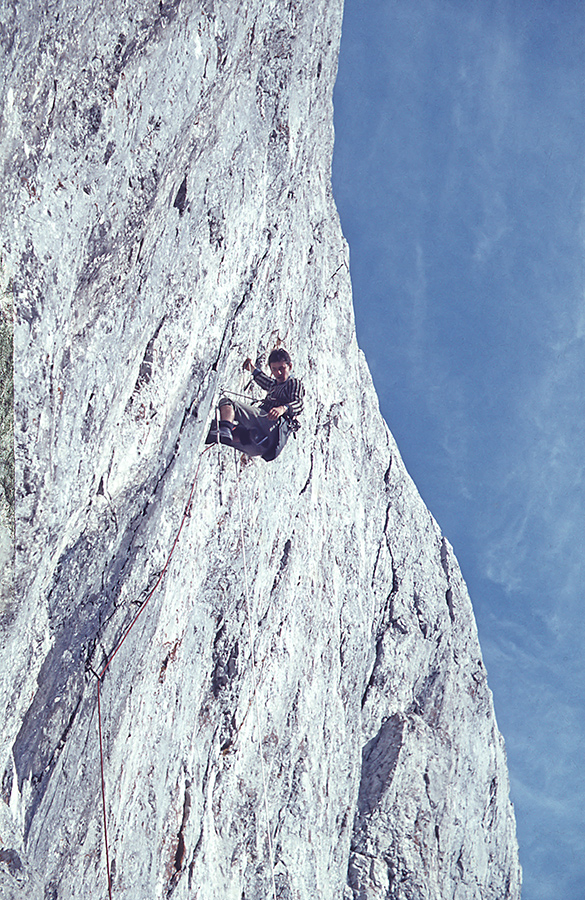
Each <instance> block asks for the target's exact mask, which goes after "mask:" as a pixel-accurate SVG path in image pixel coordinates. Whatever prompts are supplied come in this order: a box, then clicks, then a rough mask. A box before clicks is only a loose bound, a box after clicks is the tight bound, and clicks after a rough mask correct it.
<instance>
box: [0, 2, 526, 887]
mask: <svg viewBox="0 0 585 900" xmlns="http://www.w3.org/2000/svg"><path fill="white" fill-rule="evenodd" d="M16 9H17V7H16V3H15V2H7V3H6V4H5V5H4V7H3V11H2V20H1V26H0V40H1V42H2V52H3V63H2V67H3V90H4V106H3V113H2V121H1V132H0V141H1V152H2V161H3V181H2V192H1V200H0V202H1V203H2V215H1V221H2V256H3V259H4V264H5V266H6V272H7V277H10V278H11V284H12V289H13V295H14V304H15V311H16V326H15V447H16V451H15V453H16V455H15V463H16V485H17V497H16V537H15V547H16V562H15V565H16V574H15V578H16V582H15V583H16V596H15V599H14V602H9V603H7V605H6V607H5V609H4V610H3V641H2V681H1V693H2V713H3V717H2V721H3V732H2V737H3V742H2V756H1V759H0V765H1V769H0V777H1V780H2V781H1V783H2V803H0V825H1V828H2V846H1V849H0V890H1V891H2V896H3V897H6V898H24V897H26V898H27V900H68V898H73V897H84V898H86V897H92V898H94V897H100V896H107V893H108V885H107V880H106V852H105V840H104V825H103V817H102V800H101V793H100V790H101V789H100V784H101V776H100V753H99V740H98V720H97V708H96V696H97V678H96V673H97V674H99V673H101V672H102V671H103V668H104V666H105V665H106V662H107V660H108V659H109V658H110V655H111V653H112V650H113V648H114V647H116V646H117V644H118V642H119V640H120V638H121V636H122V635H123V634H124V633H125V630H126V629H127V627H128V625H129V623H130V622H131V621H132V620H133V619H134V617H135V616H136V614H137V612H138V611H139V610H141V609H142V613H141V615H140V616H139V617H138V619H137V620H136V624H135V625H134V627H133V628H132V630H131V632H130V633H129V634H128V636H127V638H126V640H125V641H124V643H123V644H122V645H121V647H120V649H119V651H118V652H117V654H116V656H115V658H114V659H113V660H112V661H111V664H110V665H109V667H108V669H107V671H106V672H105V674H104V676H103V680H102V684H101V713H102V724H103V745H104V746H103V750H104V783H105V797H106V804H105V805H106V822H107V829H108V843H109V860H110V865H111V879H112V883H111V888H112V895H113V896H114V897H116V898H127V900H141V898H149V900H150V898H163V897H170V896H173V897H175V898H190V900H192V898H194V897H197V898H198V900H211V898H214V900H215V898H221V900H224V898H237V900H240V898H247V900H259V898H264V897H272V896H274V894H275V893H276V895H277V896H278V897H279V898H306V900H309V898H311V900H312V898H315V897H319V898H323V900H341V898H353V900H373V898H394V900H403V898H404V900H405V898H417V900H418V898H428V900H431V898H432V900H437V898H441V900H448V898H453V900H472V898H473V900H479V898H481V900H503V898H513V900H517V898H519V895H520V872H519V866H518V858H517V847H516V839H515V828H514V819H513V812H512V809H511V805H510V802H509V799H508V780H507V771H506V762H505V753H504V748H503V744H502V740H501V738H500V735H499V733H498V731H497V727H496V722H495V718H494V712H493V706H492V701H491V695H490V691H489V689H488V686H487V682H486V675H485V671H484V668H483V665H482V662H481V654H480V649H479V645H478V640H477V634H476V629H475V624H474V619H473V613H472V609H471V605H470V601H469V598H468V595H467V592H466V589H465V586H464V584H463V582H462V579H461V575H460V572H459V569H458V566H457V563H456V561H455V559H454V556H453V553H452V550H451V547H450V546H449V544H448V542H447V541H446V540H445V538H444V537H443V536H442V534H441V533H440V530H439V528H438V526H437V524H436V523H435V522H434V520H433V519H432V517H431V515H430V514H429V512H428V511H427V510H426V508H425V506H424V504H423V502H422V500H421V499H420V497H419V495H418V493H417V491H416V489H415V487H414V485H413V484H412V482H411V480H410V478H409V476H408V474H407V473H406V471H405V469H404V466H403V463H402V461H401V459H400V456H399V453H398V451H397V448H396V446H395V444H394V441H393V439H392V437H391V435H390V433H389V431H388V429H387V427H386V425H385V424H384V422H383V420H382V418H381V416H380V414H379V410H378V405H377V400H376V396H375V392H374V389H373V386H372V383H371V380H370V377H369V373H368V370H367V367H366V365H365V362H364V360H363V357H362V355H361V353H360V351H359V349H358V347H357V344H356V339H355V332H354V325H353V317H352V306H351V288H350V277H349V268H348V253H347V247H346V245H345V243H344V241H343V238H342V234H341V229H340V225H339V222H338V218H337V214H336V210H335V206H334V202H333V198H332V195H331V188H330V161H331V153H332V145H333V130H332V106H331V94H332V88H333V82H334V77H335V71H336V59H337V52H338V44H339V37H340V27H341V14H342V9H341V3H340V2H334V3H327V2H324V0H298V2H295V0H290V2H284V3H283V2H281V0H263V2H262V3H260V2H259V0H248V2H246V0H243V2H230V0H221V2H220V0H199V2H196V0H189V2H186V0H168V2H163V0H161V2H148V3H146V4H143V3H140V4H139V3H135V2H133V0H125V2H122V0H114V2H113V3H111V4H107V5H106V6H104V5H98V4H92V3H90V2H89V0H58V2H55V3H52V4H50V5H49V4H41V5H40V6H39V5H38V4H33V3H32V2H30V0H29V2H25V3H19V4H18V15H17V12H16ZM277 342H283V343H284V344H285V345H286V346H287V347H288V348H289V349H290V350H291V352H292V354H293V357H294V364H295V373H296V374H297V375H299V376H300V377H301V378H302V379H303V382H304V384H305V387H306V391H307V397H306V410H305V413H304V415H303V427H302V429H301V431H300V432H299V435H298V438H297V440H296V441H293V440H291V442H290V443H289V446H287V447H286V448H285V451H284V452H283V454H282V455H281V456H280V457H279V458H278V460H276V461H275V462H273V463H269V464H266V463H265V462H263V461H262V460H252V461H247V460H245V459H241V460H239V461H237V460H235V459H234V454H233V452H232V451H231V450H228V449H226V448H222V449H220V450H219V451H218V450H217V449H216V448H212V449H211V450H208V451H206V452H205V453H203V450H204V446H205V445H204V439H205V435H206V431H207V427H208V423H209V416H210V412H211V410H212V407H213V405H214V403H215V402H216V400H217V398H218V392H219V390H220V388H221V387H227V388H231V389H232V390H236V391H240V390H242V388H243V387H244V386H245V384H246V381H247V379H246V378H243V377H242V370H241V363H242V360H243V359H244V357H245V356H248V355H251V356H255V354H256V353H257V352H258V351H259V350H261V349H262V348H270V347H272V346H273V345H274V344H275V343H277ZM192 485H194V487H193V496H192V502H191V503H190V504H188V500H189V496H190V490H191V486H192ZM187 506H188V514H187V516H186V517H185V518H184V512H185V510H186V508H187ZM181 527H182V530H181V535H180V540H179V542H178V543H177V544H176V546H175V548H174V552H173V555H172V558H171V560H170V563H169V565H168V568H167V569H166V571H165V573H164V576H163V578H162V580H161V581H160V584H159V585H158V587H157V588H156V591H155V592H154V593H152V595H151V592H152V589H153V587H154V586H155V585H156V584H157V582H158V580H159V578H160V574H161V571H162V570H163V568H164V567H165V564H166V561H167V559H168V555H169V551H170V549H171V547H173V545H174V541H175V538H176V536H177V534H178V532H179V529H180V528H181ZM147 598H150V599H149V600H148V605H147V606H142V607H141V604H143V603H144V601H145V599H147ZM271 857H272V860H273V868H272V866H271Z"/></svg>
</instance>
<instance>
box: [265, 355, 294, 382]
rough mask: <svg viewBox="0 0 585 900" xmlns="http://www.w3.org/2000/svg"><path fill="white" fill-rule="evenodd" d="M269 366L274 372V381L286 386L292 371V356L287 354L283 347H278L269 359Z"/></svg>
mask: <svg viewBox="0 0 585 900" xmlns="http://www.w3.org/2000/svg"><path fill="white" fill-rule="evenodd" d="M268 365H269V366H270V371H271V372H272V377H273V378H274V380H275V381H277V382H278V383H279V384H284V382H285V381H286V380H287V378H288V377H289V375H290V372H291V369H292V359H291V358H290V354H289V353H287V351H286V350H283V349H282V347H278V348H277V349H276V350H273V351H272V353H271V354H270V356H269V357H268Z"/></svg>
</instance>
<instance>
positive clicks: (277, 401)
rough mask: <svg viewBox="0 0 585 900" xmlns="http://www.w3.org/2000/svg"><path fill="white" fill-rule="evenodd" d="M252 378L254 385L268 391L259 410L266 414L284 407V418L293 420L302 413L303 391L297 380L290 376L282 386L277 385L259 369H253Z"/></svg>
mask: <svg viewBox="0 0 585 900" xmlns="http://www.w3.org/2000/svg"><path fill="white" fill-rule="evenodd" d="M252 377H253V378H254V381H255V382H256V384H259V385H260V387H261V388H263V390H265V391H268V393H267V394H266V396H265V398H264V400H263V401H262V403H261V404H260V409H262V410H264V412H268V411H269V410H271V409H273V407H275V406H286V413H285V416H287V418H291V419H294V418H296V416H298V415H300V414H301V413H302V411H303V397H304V396H305V389H304V387H303V385H302V384H301V382H300V381H299V379H298V378H291V377H290V376H289V377H288V378H287V379H286V381H284V382H283V383H282V384H279V383H278V381H276V380H275V379H274V378H270V377H269V376H268V375H265V374H264V372H262V371H261V370H260V369H259V368H257V367H256V368H255V369H254V371H253V372H252Z"/></svg>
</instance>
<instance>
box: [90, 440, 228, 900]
mask: <svg viewBox="0 0 585 900" xmlns="http://www.w3.org/2000/svg"><path fill="white" fill-rule="evenodd" d="M212 446H213V444H210V445H209V446H208V447H206V448H205V450H203V452H202V453H201V454H200V456H199V462H198V463H197V469H196V470H195V475H194V477H193V482H192V484H191V490H190V492H189V499H188V500H187V504H186V506H185V510H184V512H183V517H182V519H181V524H180V525H179V530H178V531H177V534H176V536H175V539H174V541H173V544H172V546H171V549H170V552H169V555H168V556H167V559H166V562H165V564H164V566H163V568H162V571H161V572H160V574H159V576H158V578H157V580H156V583H155V585H154V587H153V588H152V589H151V590H150V592H149V594H148V596H147V598H146V599H145V601H144V603H143V604H142V606H141V607H140V609H139V610H138V612H137V613H136V615H135V616H134V618H133V619H132V621H131V622H130V624H129V625H128V627H127V628H126V630H125V632H124V633H123V635H122V637H121V638H120V640H119V641H118V643H117V644H116V645H115V647H114V649H113V650H112V652H111V653H110V655H109V657H108V658H107V660H106V662H105V665H104V666H103V668H102V670H101V672H100V673H99V675H98V674H97V673H96V672H94V673H93V674H94V675H95V677H96V679H97V713H98V732H99V747H100V771H101V781H102V809H103V819H104V848H105V853H106V871H107V876H108V896H109V900H112V878H111V870H110V853H109V848H108V817H107V813H106V779H105V775H104V746H103V729H102V709H101V683H102V680H103V677H104V675H105V674H106V672H107V670H108V669H109V667H110V665H111V663H112V662H113V660H114V657H115V656H116V654H117V653H118V651H119V650H120V647H121V646H122V644H123V643H124V641H125V640H126V638H127V637H128V635H129V634H130V632H131V631H132V629H133V628H134V626H135V625H136V622H137V621H138V619H139V618H140V616H141V615H142V613H143V612H144V610H145V609H146V607H147V605H148V603H149V602H150V599H151V598H152V596H153V594H154V593H155V592H156V590H157V588H158V586H159V585H160V583H161V581H162V580H163V578H164V576H165V573H166V571H167V569H168V567H169V564H170V562H171V558H172V556H173V553H174V552H175V547H176V546H177V544H178V543H179V538H180V536H181V532H182V530H183V526H184V524H185V521H186V520H187V518H188V516H189V513H190V510H191V501H192V500H193V493H194V491H195V484H196V482H197V477H198V475H199V469H200V468H201V460H202V458H203V454H204V453H206V452H207V451H208V450H210V449H211V447H212Z"/></svg>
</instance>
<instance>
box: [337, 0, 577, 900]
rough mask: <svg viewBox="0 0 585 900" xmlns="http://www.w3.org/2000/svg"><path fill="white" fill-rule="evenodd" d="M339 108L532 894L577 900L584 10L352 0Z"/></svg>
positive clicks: (397, 380) (374, 310)
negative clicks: (454, 560)
mask: <svg viewBox="0 0 585 900" xmlns="http://www.w3.org/2000/svg"><path fill="white" fill-rule="evenodd" d="M334 99H335V129H336V147H335V156H334V167H333V187H334V193H335V197H336V200H337V205H338V208H339V212H340V216H341V221H342V225H343V230H344V233H345V236H346V238H347V239H348V242H349V245H350V251H351V273H352V281H353V289H354V304H355V309H356V321H357V330H358V339H359V342H360V345H361V347H362V348H363V350H364V351H365V353H366V356H367V358H368V362H369V365H370V368H371V371H372V375H373V377H374V382H375V384H376V388H377V391H378V394H379V397H380V405H381V409H382V413H383V415H384V417H385V419H386V421H387V422H388V424H389V426H390V428H391V430H392V431H393V433H394V435H395V437H396V439H397V441H398V444H399V447H400V450H401V452H402V455H403V457H404V460H405V462H406V465H407V467H408V469H409V471H410V473H411V474H412V476H413V478H414V480H415V482H416V483H417V486H418V488H419V490H420V491H421V494H422V495H423V497H424V499H425V501H426V503H427V505H428V506H429V508H430V510H431V512H432V513H433V514H434V516H435V518H436V519H437V520H438V522H439V524H440V526H441V528H442V529H443V531H444V533H445V534H446V536H447V537H448V538H449V540H450V541H451V543H452V544H453V546H454V548H455V551H456V553H457V556H458V559H459V562H460V564H461V567H462V570H463V574H464V576H465V578H466V581H467V583H468V585H469V588H470V593H471V597H472V601H473V604H474V609H475V613H476V618H477V621H478V626H479V630H480V640H481V643H482V649H483V653H484V658H485V662H486V665H487V668H488V673H489V680H490V685H491V688H492V690H493V692H494V699H495V704H496V713H497V716H498V722H499V725H500V728H501V730H502V732H503V734H504V737H505V739H506V745H507V749H508V761H509V768H510V776H511V782H512V799H513V801H514V805H515V808H516V818H517V825H518V836H519V841H520V853H521V862H522V865H523V868H524V891H523V900H559V898H562V900H583V898H584V897H585V747H584V737H585V652H584V651H585V625H584V621H583V620H584V618H585V299H584V286H585V278H584V274H585V259H584V253H583V249H584V247H583V245H584V239H585V218H584V211H585V204H584V201H585V169H584V161H585V4H583V3H582V2H572V0H563V2H559V0H505V2H489V0H466V2H463V0H370V2H368V3H367V4H366V3H364V2H363V0H346V5H345V19H344V30H343V37H342V46H341V55H340V66H339V76H338V81H337V85H336V89H335V97H334Z"/></svg>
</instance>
